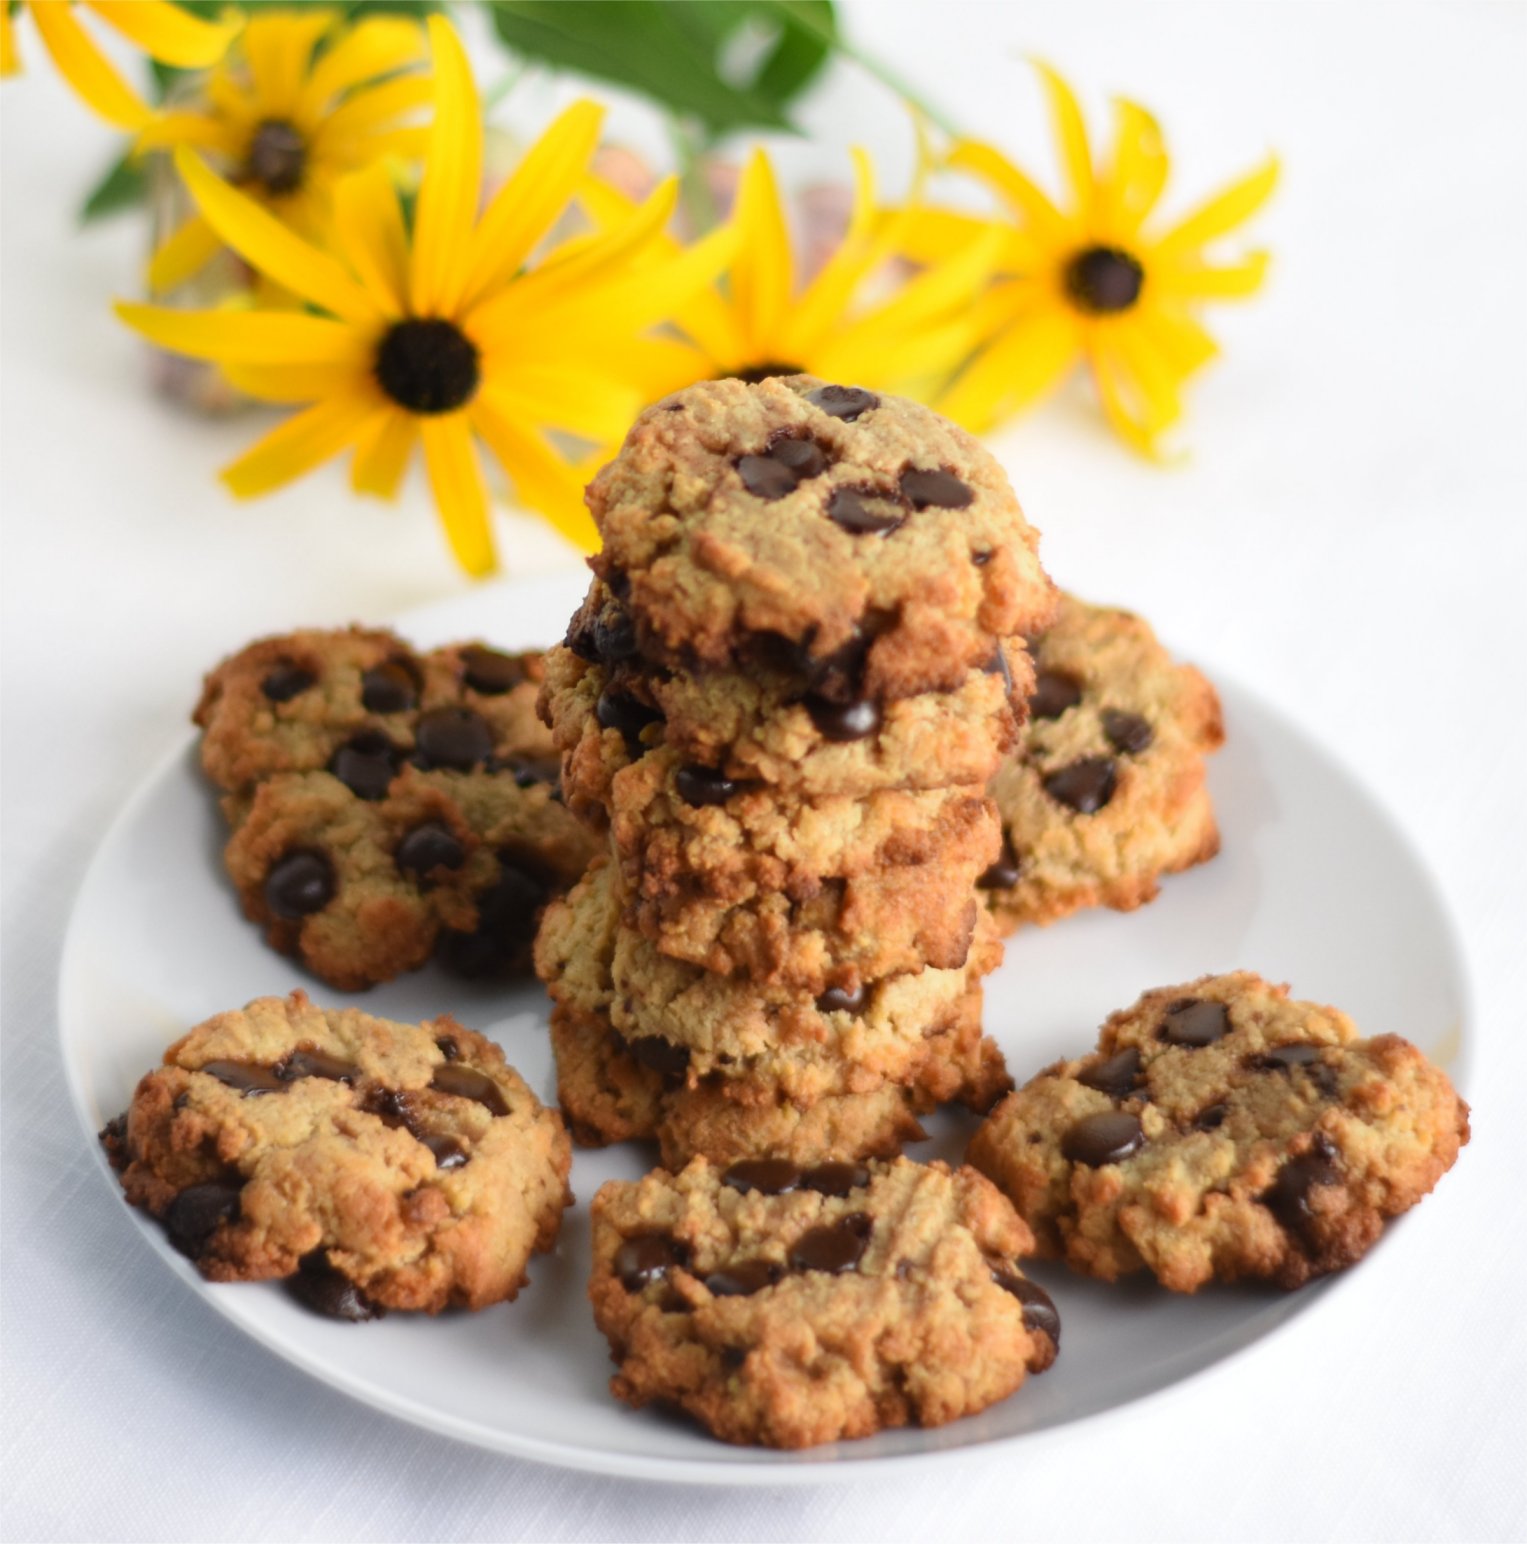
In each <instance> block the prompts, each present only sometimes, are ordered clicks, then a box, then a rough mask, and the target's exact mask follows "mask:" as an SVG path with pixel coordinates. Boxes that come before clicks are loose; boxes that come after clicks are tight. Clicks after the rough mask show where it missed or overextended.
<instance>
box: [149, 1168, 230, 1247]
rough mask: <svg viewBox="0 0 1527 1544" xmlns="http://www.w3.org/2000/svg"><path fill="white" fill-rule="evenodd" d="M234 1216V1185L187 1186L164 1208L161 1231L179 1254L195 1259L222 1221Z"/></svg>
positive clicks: (228, 1220)
mask: <svg viewBox="0 0 1527 1544" xmlns="http://www.w3.org/2000/svg"><path fill="white" fill-rule="evenodd" d="M238 1215H239V1187H238V1186H236V1185H219V1184H216V1183H213V1184H207V1185H190V1186H188V1187H187V1188H186V1189H184V1190H182V1191H181V1192H180V1194H179V1195H178V1196H176V1197H175V1199H174V1200H173V1201H171V1202H170V1204H169V1206H168V1208H167V1209H166V1210H165V1214H164V1230H165V1232H166V1233H167V1234H169V1238H170V1242H171V1243H172V1244H173V1245H174V1246H175V1247H176V1248H177V1249H178V1250H179V1251H180V1252H181V1254H183V1255H186V1256H187V1257H189V1258H190V1259H192V1260H195V1259H198V1258H200V1256H201V1254H202V1251H203V1250H204V1249H205V1248H206V1247H207V1241H208V1239H210V1238H211V1237H212V1235H213V1234H214V1233H216V1232H217V1230H218V1229H219V1228H220V1227H221V1226H222V1225H223V1223H225V1222H233V1221H236V1220H237V1218H238Z"/></svg>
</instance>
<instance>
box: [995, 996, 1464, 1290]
mask: <svg viewBox="0 0 1527 1544" xmlns="http://www.w3.org/2000/svg"><path fill="white" fill-rule="evenodd" d="M1468 1139H1469V1111H1468V1106H1467V1105H1466V1104H1464V1102H1463V1101H1462V1100H1461V1099H1460V1098H1459V1097H1458V1095H1457V1094H1456V1093H1455V1092H1454V1090H1453V1086H1452V1084H1451V1083H1450V1082H1449V1081H1448V1078H1447V1075H1446V1074H1445V1073H1444V1072H1442V1071H1441V1070H1440V1069H1439V1068H1437V1067H1435V1066H1433V1065H1432V1064H1431V1063H1430V1062H1429V1061H1427V1059H1426V1057H1425V1056H1423V1055H1422V1054H1421V1052H1420V1051H1418V1050H1417V1049H1416V1048H1415V1046H1413V1045H1411V1044H1410V1043H1409V1042H1408V1041H1406V1040H1402V1039H1401V1038H1400V1037H1399V1036H1398V1035H1379V1036H1377V1037H1375V1038H1374V1039H1371V1040H1364V1039H1360V1038H1359V1037H1358V1033H1357V1030H1356V1028H1355V1027H1354V1026H1353V1023H1352V1021H1351V1020H1350V1019H1349V1018H1348V1017H1347V1016H1346V1014H1344V1013H1339V1012H1338V1011H1337V1010H1336V1009H1334V1008H1327V1007H1322V1006H1320V1005H1319V1004H1316V1003H1309V1002H1297V1001H1293V1000H1291V999H1290V998H1289V995H1288V988H1287V987H1284V986H1274V985H1272V984H1270V983H1269V982H1266V981H1264V980H1262V978H1261V977H1260V976H1256V975H1253V974H1251V973H1250V972H1249V971H1240V972H1236V973H1234V974H1231V975H1224V976H1205V977H1203V978H1202V979H1200V980H1198V981H1194V982H1190V983H1188V984H1187V985H1186V986H1172V987H1161V988H1159V989H1157V990H1155V991H1151V992H1147V993H1146V994H1145V995H1144V996H1143V997H1141V999H1140V1000H1139V1002H1137V1003H1136V1004H1135V1005H1134V1006H1133V1007H1132V1008H1128V1009H1125V1010H1123V1011H1122V1012H1119V1013H1116V1014H1114V1015H1113V1016H1112V1017H1111V1018H1110V1019H1109V1020H1108V1021H1107V1022H1106V1023H1105V1024H1104V1025H1103V1028H1102V1031H1101V1033H1100V1035H1099V1038H1098V1046H1097V1049H1096V1050H1095V1051H1092V1052H1090V1053H1088V1054H1087V1055H1085V1056H1082V1057H1080V1058H1079V1059H1077V1060H1075V1061H1065V1062H1058V1063H1056V1065H1055V1066H1053V1067H1050V1068H1048V1069H1047V1070H1046V1071H1044V1072H1042V1073H1040V1074H1039V1076H1037V1077H1036V1078H1034V1079H1033V1080H1032V1081H1031V1082H1029V1083H1028V1084H1026V1085H1025V1086H1024V1087H1023V1088H1020V1089H1019V1090H1018V1091H1017V1092H1016V1093H1014V1094H1011V1095H1010V1096H1009V1097H1008V1098H1007V1099H1005V1100H1004V1101H1003V1102H1002V1103H1001V1104H1000V1105H999V1106H998V1107H997V1109H996V1110H995V1111H994V1112H993V1113H992V1115H991V1116H990V1118H989V1119H988V1120H987V1121H986V1123H985V1124H984V1125H983V1126H982V1127H981V1129H980V1130H979V1131H978V1132H977V1133H976V1135H975V1138H974V1139H973V1140H972V1142H971V1144H970V1151H969V1153H968V1154H967V1159H968V1161H969V1162H970V1163H972V1164H974V1165H975V1166H976V1167H977V1168H978V1169H980V1170H981V1171H982V1172H983V1173H985V1174H988V1175H990V1176H991V1178H992V1179H993V1180H995V1181H996V1183H997V1184H998V1185H1000V1186H1001V1187H1002V1189H1003V1190H1004V1191H1005V1192H1006V1193H1007V1194H1008V1196H1010V1197H1011V1198H1012V1201H1013V1203H1014V1205H1015V1206H1017V1208H1018V1210H1019V1212H1020V1213H1021V1214H1022V1216H1023V1217H1024V1219H1025V1221H1027V1222H1028V1224H1029V1226H1030V1227H1032V1228H1033V1230H1034V1234H1035V1237H1036V1239H1037V1240H1038V1244H1039V1249H1040V1252H1041V1253H1042V1254H1045V1255H1049V1256H1058V1257H1060V1258H1063V1259H1064V1260H1065V1261H1066V1263H1067V1264H1068V1265H1070V1266H1072V1267H1073V1268H1074V1269H1076V1270H1078V1271H1081V1272H1083V1273H1085V1274H1087V1275H1090V1276H1098V1277H1101V1278H1102V1279H1103V1280H1105V1281H1113V1280H1115V1279H1116V1278H1117V1277H1119V1276H1123V1275H1126V1274H1128V1273H1129V1272H1131V1271H1137V1270H1149V1271H1151V1272H1152V1273H1153V1274H1154V1275H1155V1276H1156V1277H1157V1279H1158V1280H1159V1281H1160V1282H1161V1283H1162V1284H1163V1285H1164V1286H1167V1287H1170V1288H1171V1289H1172V1290H1173V1291H1176V1292H1193V1291H1196V1290H1197V1289H1198V1288H1199V1287H1201V1286H1202V1285H1204V1283H1205V1282H1207V1281H1210V1280H1220V1281H1234V1280H1237V1279H1239V1278H1243V1277H1252V1278H1262V1279H1266V1280H1269V1281H1272V1282H1275V1283H1276V1284H1277V1285H1279V1286H1281V1287H1298V1286H1302V1285H1303V1284H1304V1283H1305V1282H1306V1281H1309V1280H1310V1279H1311V1278H1313V1277H1316V1276H1321V1275H1324V1274H1326V1273H1327V1272H1329V1271H1336V1270H1341V1269H1342V1268H1344V1267H1346V1266H1349V1265H1351V1264H1353V1263H1354V1262H1356V1261H1357V1260H1360V1259H1361V1258H1362V1257H1363V1255H1364V1254H1366V1253H1367V1251H1368V1250H1369V1248H1371V1247H1372V1245H1373V1243H1374V1242H1375V1240H1376V1239H1377V1238H1378V1236H1379V1234H1380V1232H1381V1231H1382V1229H1383V1226H1384V1223H1385V1221H1386V1220H1387V1219H1389V1218H1391V1217H1394V1216H1397V1215H1398V1214H1399V1213H1401V1212H1403V1211H1405V1210H1407V1209H1408V1208H1409V1207H1412V1206H1414V1205H1415V1204H1416V1202H1418V1201H1419V1200H1421V1198H1422V1197H1423V1196H1425V1195H1426V1194H1427V1193H1428V1192H1429V1191H1430V1190H1431V1188H1432V1187H1433V1185H1435V1184H1436V1183H1437V1180H1438V1179H1439V1178H1440V1177H1441V1176H1442V1175H1443V1174H1444V1173H1446V1172H1447V1170H1448V1169H1449V1168H1451V1167H1452V1165H1453V1162H1454V1160H1455V1159H1456V1158H1457V1156H1458V1150H1459V1148H1460V1147H1461V1146H1462V1145H1463V1144H1464V1143H1465V1142H1467V1141H1468Z"/></svg>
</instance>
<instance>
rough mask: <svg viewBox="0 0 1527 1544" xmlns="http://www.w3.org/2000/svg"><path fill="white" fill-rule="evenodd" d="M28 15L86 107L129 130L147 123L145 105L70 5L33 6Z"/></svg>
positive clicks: (55, 63) (109, 121) (64, 75)
mask: <svg viewBox="0 0 1527 1544" xmlns="http://www.w3.org/2000/svg"><path fill="white" fill-rule="evenodd" d="M31 14H32V20H33V21H34V22H35V23H36V24H37V33H38V36H39V37H41V39H42V42H43V47H44V48H46V49H47V51H48V56H49V58H51V59H52V61H53V63H54V65H55V66H56V67H57V69H58V73H59V74H60V75H62V76H63V77H64V79H65V80H66V81H68V82H69V84H70V86H72V87H73V88H74V91H75V94H76V95H77V96H79V97H80V98H81V99H82V100H83V101H84V102H85V104H86V105H87V106H88V107H90V108H91V109H92V110H93V111H95V112H97V113H99V114H100V115H101V117H103V118H104V119H105V120H106V121H107V122H108V123H110V124H113V125H115V126H116V127H117V128H119V129H125V130H127V131H128V132H129V133H136V132H137V130H139V129H141V128H142V127H143V125H144V124H145V123H147V122H148V120H149V117H150V109H149V107H148V104H147V103H146V102H144V101H143V99H142V98H141V97H140V96H139V95H138V93H137V92H136V91H134V90H133V88H132V87H131V86H129V85H128V84H127V82H126V81H125V80H123V79H122V77H121V76H120V75H119V74H118V73H117V72H116V70H115V69H114V68H113V67H112V65H111V64H110V62H109V61H108V60H107V58H106V56H105V55H104V54H103V53H102V52H101V51H100V49H99V48H97V47H96V45H95V43H94V42H93V41H92V40H91V37H90V35H89V33H87V32H86V31H85V29H84V28H83V27H82V26H80V24H79V22H77V21H76V20H75V19H74V11H73V7H71V6H69V5H65V4H60V3H53V4H47V5H34V6H33V7H32V8H31Z"/></svg>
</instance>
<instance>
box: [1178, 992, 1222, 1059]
mask: <svg viewBox="0 0 1527 1544" xmlns="http://www.w3.org/2000/svg"><path fill="white" fill-rule="evenodd" d="M1229 1033H1230V1013H1229V1010H1228V1009H1227V1008H1226V1007H1225V1005H1224V1003H1217V1002H1213V1001H1210V1000H1209V999H1208V998H1201V997H1180V998H1178V1000H1177V1001H1176V1002H1174V1003H1173V1004H1172V1005H1171V1006H1170V1007H1169V1008H1168V1009H1167V1010H1166V1013H1165V1015H1164V1016H1163V1017H1162V1020H1161V1038H1162V1039H1163V1040H1165V1041H1166V1042H1167V1044H1168V1045H1185V1046H1191V1047H1192V1048H1194V1049H1195V1050H1196V1049H1199V1048H1201V1047H1203V1046H1206V1045H1213V1044H1214V1042H1215V1041H1216V1040H1222V1039H1223V1038H1224V1037H1225V1036H1226V1035H1228V1034H1229Z"/></svg>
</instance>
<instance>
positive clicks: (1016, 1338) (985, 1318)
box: [589, 1158, 1060, 1448]
mask: <svg viewBox="0 0 1527 1544" xmlns="http://www.w3.org/2000/svg"><path fill="white" fill-rule="evenodd" d="M593 1225H594V1268H593V1273H592V1275H591V1277H590V1280H589V1297H590V1300H591V1301H592V1303H593V1306H594V1318H595V1321H596V1322H597V1324H598V1325H599V1328H600V1329H601V1330H602V1331H603V1332H604V1334H605V1336H606V1337H607V1338H608V1340H609V1342H610V1350H611V1355H612V1357H613V1359H614V1360H615V1362H616V1364H617V1367H618V1371H617V1372H616V1374H615V1376H614V1377H613V1379H612V1380H611V1389H612V1390H613V1392H614V1393H615V1395H616V1397H617V1398H619V1399H622V1400H624V1401H626V1402H627V1403H628V1404H631V1405H635V1406H638V1407H640V1406H643V1405H646V1404H649V1403H654V1402H661V1403H665V1404H671V1405H677V1406H678V1407H680V1408H681V1409H683V1410H685V1411H687V1412H688V1413H689V1414H690V1415H692V1416H694V1417H695V1418H696V1419H697V1420H699V1421H700V1422H701V1423H702V1424H704V1425H705V1426H706V1427H707V1428H709V1430H710V1431H711V1432H712V1433H714V1434H715V1435H716V1436H718V1437H720V1438H722V1439H723V1440H725V1441H727V1442H738V1443H758V1444H762V1445H766V1446H770V1447H781V1448H801V1447H809V1446H811V1445H813V1444H816V1443H822V1442H832V1441H836V1440H838V1439H840V1438H849V1437H864V1436H868V1435H870V1434H871V1433H873V1432H876V1431H881V1430H884V1429H885V1428H887V1427H895V1426H906V1425H909V1424H918V1425H923V1426H939V1425H943V1424H944V1423H945V1422H947V1421H952V1420H955V1419H957V1418H958V1417H960V1416H962V1415H969V1414H972V1413H973V1412H975V1411H977V1410H983V1409H985V1408H986V1407H987V1406H988V1405H992V1404H995V1403H996V1402H997V1401H998V1400H1000V1399H1006V1398H1007V1397H1008V1395H1010V1394H1012V1393H1013V1392H1014V1391H1015V1390H1016V1389H1018V1388H1019V1386H1020V1385H1021V1384H1022V1383H1023V1381H1024V1379H1025V1378H1026V1377H1027V1375H1028V1374H1029V1373H1031V1372H1043V1371H1044V1370H1045V1369H1046V1368H1047V1367H1049V1366H1050V1364H1051V1363H1052V1362H1053V1361H1054V1359H1055V1355H1056V1352H1057V1349H1058V1346H1059V1341H1060V1319H1059V1315H1058V1314H1057V1313H1056V1310H1055V1306H1054V1304H1053V1303H1052V1302H1051V1300H1050V1299H1049V1297H1048V1296H1047V1295H1046V1294H1045V1292H1044V1291H1043V1289H1042V1288H1040V1287H1038V1286H1037V1285H1036V1284H1034V1283H1033V1282H1031V1281H1029V1280H1028V1279H1027V1278H1026V1277H1025V1276H1024V1275H1023V1273H1022V1271H1021V1269H1020V1268H1019V1265H1018V1261H1019V1260H1020V1259H1021V1258H1022V1257H1023V1256H1024V1255H1025V1254H1027V1253H1028V1252H1029V1250H1030V1247H1031V1244H1032V1239H1031V1236H1030V1234H1029V1231H1028V1229H1027V1228H1026V1227H1025V1226H1024V1224H1023V1223H1022V1221H1021V1220H1020V1219H1019V1218H1018V1217H1017V1215H1016V1214H1015V1213H1014V1212H1013V1209H1012V1207H1011V1206H1010V1205H1009V1204H1008V1203H1007V1202H1006V1200H1004V1198H1003V1197H1002V1196H1001V1194H1000V1193H999V1192H998V1191H997V1190H996V1188H995V1187H994V1186H992V1185H991V1184H990V1183H988V1182H987V1181H986V1180H984V1179H983V1178H982V1177H981V1176H980V1175H979V1174H977V1173H975V1172H974V1171H973V1170H971V1169H968V1168H961V1169H954V1170H951V1169H950V1168H949V1167H948V1166H947V1165H945V1164H942V1163H933V1164H919V1163H912V1162H910V1161H909V1160H907V1159H898V1160H896V1161H895V1162H891V1163H867V1164H854V1163H832V1164H825V1165H817V1166H811V1167H806V1168H802V1167H801V1166H799V1165H797V1164H795V1163H791V1162H787V1161H783V1160H778V1159H775V1160H764V1161H759V1162H752V1163H743V1164H735V1165H732V1166H731V1167H727V1168H721V1167H717V1166H715V1165H713V1164H711V1163H708V1162H706V1160H704V1159H703V1158H702V1159H696V1160H695V1161H694V1162H693V1163H691V1164H690V1165H689V1166H688V1167H687V1168H685V1169H684V1170H683V1172H682V1173H679V1174H667V1173H663V1172H661V1171H658V1172H655V1173H652V1174H649V1175H647V1176H646V1178H644V1179H642V1180H640V1181H638V1182H636V1183H634V1184H626V1183H620V1182H616V1181H612V1182H610V1183H609V1184H607V1185H605V1186H604V1187H603V1188H602V1189H601V1190H600V1191H599V1193H598V1195H597V1196H595V1198H594V1206H593Z"/></svg>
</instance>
